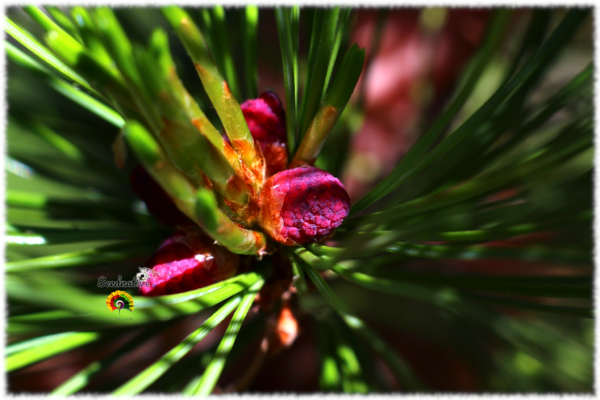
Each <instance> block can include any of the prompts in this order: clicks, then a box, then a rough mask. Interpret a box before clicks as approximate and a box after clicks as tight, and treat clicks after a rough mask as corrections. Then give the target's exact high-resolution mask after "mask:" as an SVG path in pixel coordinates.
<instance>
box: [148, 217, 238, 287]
mask: <svg viewBox="0 0 600 400" xmlns="http://www.w3.org/2000/svg"><path fill="white" fill-rule="evenodd" d="M239 264H240V257H239V256H238V255H237V254H234V253H232V252H230V251H228V250H227V249H225V248H224V247H221V246H218V245H216V244H213V241H212V240H211V239H210V238H209V237H207V236H206V235H205V234H204V233H203V232H202V231H201V230H200V229H199V228H197V227H193V226H189V227H185V228H180V229H179V230H178V231H176V232H175V233H174V234H173V235H172V236H171V237H170V238H168V239H167V240H166V241H165V242H164V243H163V244H162V245H161V246H160V247H159V248H158V250H157V251H156V253H154V255H153V256H152V258H151V259H150V260H149V261H148V263H147V267H148V268H150V269H151V270H152V272H151V273H150V276H149V278H148V280H146V281H145V282H141V283H140V286H139V290H140V294H141V295H143V296H160V295H167V294H175V293H182V292H186V291H189V290H194V289H199V288H202V287H205V286H209V285H212V284H214V283H217V282H220V281H223V280H225V279H228V278H231V277H232V276H234V275H235V274H236V273H237V270H238V267H239Z"/></svg>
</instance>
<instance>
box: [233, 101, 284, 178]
mask: <svg viewBox="0 0 600 400" xmlns="http://www.w3.org/2000/svg"><path fill="white" fill-rule="evenodd" d="M241 108H242V112H243V114H244V118H245V119H246V123H247V124H248V128H250V133H251V134H252V137H253V138H254V140H256V141H257V142H258V143H259V144H260V147H261V150H262V152H263V155H264V156H265V161H266V166H267V171H266V174H267V177H268V176H271V175H273V174H275V173H277V172H279V171H281V170H283V169H284V168H285V167H286V165H287V151H286V148H285V143H286V136H285V113H284V110H283V107H282V105H281V101H279V98H278V97H277V95H276V94H275V93H274V92H270V91H267V92H264V93H262V94H261V95H260V97H259V98H257V99H250V100H246V101H245V102H243V103H242V104H241Z"/></svg>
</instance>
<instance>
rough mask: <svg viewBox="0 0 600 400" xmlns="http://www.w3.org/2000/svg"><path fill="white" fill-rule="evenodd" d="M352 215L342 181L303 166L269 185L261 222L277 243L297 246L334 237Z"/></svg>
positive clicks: (275, 177)
mask: <svg viewBox="0 0 600 400" xmlns="http://www.w3.org/2000/svg"><path fill="white" fill-rule="evenodd" d="M349 211H350V198H349V197H348V193H346V189H344V186H343V185H342V183H341V182H340V181H339V179H337V178H336V177H334V176H333V175H331V174H330V173H328V172H325V171H322V170H320V169H318V168H315V167H310V166H302V167H298V168H294V169H289V170H285V171H282V172H279V173H277V174H275V175H273V176H272V177H271V178H269V179H268V180H267V181H266V182H265V184H264V186H263V190H262V192H261V195H260V215H259V220H260V223H261V224H262V227H263V229H264V230H265V231H266V232H267V233H268V234H269V235H270V236H271V237H272V238H273V239H274V240H276V241H278V242H280V243H283V244H285V245H288V246H293V245H297V244H304V243H309V242H315V241H318V240H322V239H324V238H327V237H329V236H331V234H332V233H333V230H334V229H335V228H337V227H338V226H340V225H341V224H342V221H343V220H344V218H345V217H346V216H347V215H348V212H349Z"/></svg>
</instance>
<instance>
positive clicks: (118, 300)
mask: <svg viewBox="0 0 600 400" xmlns="http://www.w3.org/2000/svg"><path fill="white" fill-rule="evenodd" d="M106 306H107V307H108V309H109V310H110V311H115V310H119V315H120V314H121V310H129V311H133V298H132V297H131V296H130V295H129V293H126V292H123V291H121V290H117V291H116V292H112V293H111V294H109V295H108V297H107V298H106Z"/></svg>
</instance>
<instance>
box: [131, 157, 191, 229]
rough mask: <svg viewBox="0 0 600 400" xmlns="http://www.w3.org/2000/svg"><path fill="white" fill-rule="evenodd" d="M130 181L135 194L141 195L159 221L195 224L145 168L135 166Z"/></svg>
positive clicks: (167, 223)
mask: <svg viewBox="0 0 600 400" xmlns="http://www.w3.org/2000/svg"><path fill="white" fill-rule="evenodd" d="M129 181H130V182H131V187H132V188H133V191H134V192H135V194H137V195H138V196H140V198H141V199H142V200H143V201H144V203H145V204H146V207H147V208H148V211H150V213H151V214H152V215H154V216H155V217H156V219H157V220H158V222H160V223H161V224H163V225H166V226H176V225H188V224H193V222H192V220H190V219H189V218H188V217H187V216H186V215H185V214H183V213H182V212H181V211H179V208H177V206H176V205H175V203H174V202H173V200H171V198H170V197H169V195H168V194H167V193H166V192H165V191H164V189H163V188H162V187H161V186H160V185H159V184H158V183H156V181H155V180H154V179H153V178H152V177H151V176H150V174H148V172H146V170H145V169H144V168H142V167H141V166H137V167H135V168H134V169H133V171H131V174H130V175H129Z"/></svg>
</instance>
